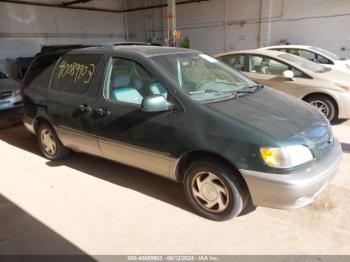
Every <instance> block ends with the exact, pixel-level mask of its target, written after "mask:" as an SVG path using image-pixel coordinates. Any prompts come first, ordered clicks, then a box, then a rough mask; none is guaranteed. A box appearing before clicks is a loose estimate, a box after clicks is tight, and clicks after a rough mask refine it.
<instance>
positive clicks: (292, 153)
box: [260, 145, 313, 168]
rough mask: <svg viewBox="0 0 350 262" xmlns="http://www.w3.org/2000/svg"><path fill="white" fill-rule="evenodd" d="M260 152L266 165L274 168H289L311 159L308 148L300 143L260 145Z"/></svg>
mask: <svg viewBox="0 0 350 262" xmlns="http://www.w3.org/2000/svg"><path fill="white" fill-rule="evenodd" d="M260 154H261V157H262V159H263V160H264V162H265V163H266V164H267V165H268V166H271V167H275V168H291V167H295V166H299V165H301V164H304V163H307V162H309V161H311V160H312V159H313V156H312V153H311V151H310V149H309V148H307V147H306V146H302V145H295V146H286V147H261V148H260Z"/></svg>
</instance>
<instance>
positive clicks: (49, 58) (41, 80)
mask: <svg viewBox="0 0 350 262" xmlns="http://www.w3.org/2000/svg"><path fill="white" fill-rule="evenodd" d="M60 55H61V53H51V54H44V55H39V56H37V57H36V58H35V59H34V60H33V62H32V64H31V65H30V67H29V69H28V71H27V73H26V75H25V78H24V86H25V87H28V86H31V87H35V88H42V89H47V88H48V87H49V84H50V80H51V76H52V72H53V70H54V68H55V65H56V63H57V60H58V59H59V58H60Z"/></svg>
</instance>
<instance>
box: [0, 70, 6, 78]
mask: <svg viewBox="0 0 350 262" xmlns="http://www.w3.org/2000/svg"><path fill="white" fill-rule="evenodd" d="M6 78H7V76H6V75H5V74H4V73H3V72H1V71H0V79H6Z"/></svg>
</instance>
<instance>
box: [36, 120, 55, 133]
mask: <svg viewBox="0 0 350 262" xmlns="http://www.w3.org/2000/svg"><path fill="white" fill-rule="evenodd" d="M41 123H47V124H49V125H51V123H50V121H49V120H47V119H46V118H45V117H43V116H38V117H36V118H35V119H34V122H33V127H34V132H35V134H36V133H37V131H38V128H39V125H40V124H41Z"/></svg>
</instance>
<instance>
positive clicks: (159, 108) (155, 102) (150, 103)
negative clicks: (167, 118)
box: [141, 95, 170, 113]
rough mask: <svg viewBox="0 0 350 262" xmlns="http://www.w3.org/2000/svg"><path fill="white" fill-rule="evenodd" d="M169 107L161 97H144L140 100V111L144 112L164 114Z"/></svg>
mask: <svg viewBox="0 0 350 262" xmlns="http://www.w3.org/2000/svg"><path fill="white" fill-rule="evenodd" d="M169 109H170V105H169V103H168V101H167V100H166V99H165V97H164V96H162V95H151V96H146V97H145V98H144V99H143V100H142V104H141V110H142V111H144V112H150V113H154V112H164V111H169Z"/></svg>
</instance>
